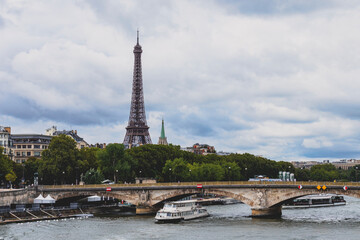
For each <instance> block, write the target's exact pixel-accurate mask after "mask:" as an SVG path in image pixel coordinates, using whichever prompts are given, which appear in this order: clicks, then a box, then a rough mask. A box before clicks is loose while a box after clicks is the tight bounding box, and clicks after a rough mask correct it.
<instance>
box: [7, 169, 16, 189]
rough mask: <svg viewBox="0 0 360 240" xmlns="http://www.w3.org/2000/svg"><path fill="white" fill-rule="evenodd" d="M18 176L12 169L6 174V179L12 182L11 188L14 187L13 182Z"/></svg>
mask: <svg viewBox="0 0 360 240" xmlns="http://www.w3.org/2000/svg"><path fill="white" fill-rule="evenodd" d="M16 178H17V177H16V174H15V173H14V172H13V171H12V170H11V171H10V172H9V173H8V174H6V175H5V179H6V181H8V182H10V188H12V184H11V183H13V182H15V180H16Z"/></svg>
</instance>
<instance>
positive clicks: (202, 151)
mask: <svg viewBox="0 0 360 240" xmlns="http://www.w3.org/2000/svg"><path fill="white" fill-rule="evenodd" d="M181 150H183V151H187V152H192V153H195V154H199V155H207V154H214V153H216V151H215V147H214V146H210V145H208V144H199V143H195V144H194V145H193V146H192V147H186V148H182V149H181Z"/></svg>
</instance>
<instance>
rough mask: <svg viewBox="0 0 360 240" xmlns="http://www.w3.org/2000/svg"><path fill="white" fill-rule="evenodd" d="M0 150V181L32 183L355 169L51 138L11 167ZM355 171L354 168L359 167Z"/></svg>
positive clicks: (304, 177) (238, 177) (341, 177)
mask: <svg viewBox="0 0 360 240" xmlns="http://www.w3.org/2000/svg"><path fill="white" fill-rule="evenodd" d="M2 152H3V151H2V149H1V148H0V180H1V181H2V182H10V181H11V182H12V183H15V184H20V182H21V180H22V179H24V181H25V182H26V183H27V184H32V183H33V181H34V175H37V176H38V182H39V184H77V183H79V182H80V181H81V180H83V181H84V182H85V183H86V184H95V183H101V182H102V181H103V180H104V179H109V180H111V181H114V182H117V183H118V182H119V183H123V182H127V183H130V182H134V181H135V178H136V177H138V178H153V179H156V180H157V181H159V182H168V181H171V182H174V181H176V182H177V181H181V182H182V181H244V180H248V179H249V178H251V177H254V175H266V176H267V177H270V178H277V177H278V173H279V171H288V172H292V173H294V174H295V178H296V179H297V180H298V181H309V180H314V181H334V180H338V181H357V180H358V179H357V178H358V176H357V170H356V168H351V169H349V170H340V169H336V168H335V167H334V166H333V165H331V164H322V165H316V166H313V167H312V168H311V169H295V168H294V166H293V165H292V164H291V163H289V162H284V161H273V160H269V159H266V158H264V157H261V156H255V155H252V154H249V153H244V154H231V155H227V156H219V155H215V154H209V155H206V156H203V155H196V154H194V153H190V152H186V151H182V150H180V147H179V146H173V145H169V146H165V145H143V146H139V147H135V148H131V149H125V147H124V146H123V145H122V144H117V143H114V144H109V145H108V146H107V147H106V148H105V149H98V148H84V149H81V150H79V149H77V148H76V142H75V141H74V140H73V139H72V138H71V137H69V136H66V135H60V136H56V137H54V138H53V139H52V140H51V142H50V145H49V147H48V149H46V150H44V151H43V152H42V156H41V158H35V157H30V158H29V159H28V160H27V161H26V162H25V163H24V164H16V163H14V162H13V161H11V160H10V159H9V158H8V157H7V156H5V155H3V154H2ZM358 169H359V170H360V165H359V168H358Z"/></svg>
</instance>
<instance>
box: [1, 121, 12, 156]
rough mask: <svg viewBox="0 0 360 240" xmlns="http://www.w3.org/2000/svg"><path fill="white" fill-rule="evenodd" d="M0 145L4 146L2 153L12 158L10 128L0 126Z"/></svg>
mask: <svg viewBox="0 0 360 240" xmlns="http://www.w3.org/2000/svg"><path fill="white" fill-rule="evenodd" d="M0 147H3V148H4V151H3V154H4V155H6V156H8V157H9V158H10V159H12V156H13V153H12V149H11V148H12V139H11V128H10V127H2V126H0Z"/></svg>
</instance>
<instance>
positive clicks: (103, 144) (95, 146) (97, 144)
mask: <svg viewBox="0 0 360 240" xmlns="http://www.w3.org/2000/svg"><path fill="white" fill-rule="evenodd" d="M89 147H91V148H100V149H105V148H106V143H95V144H90V146H89Z"/></svg>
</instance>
